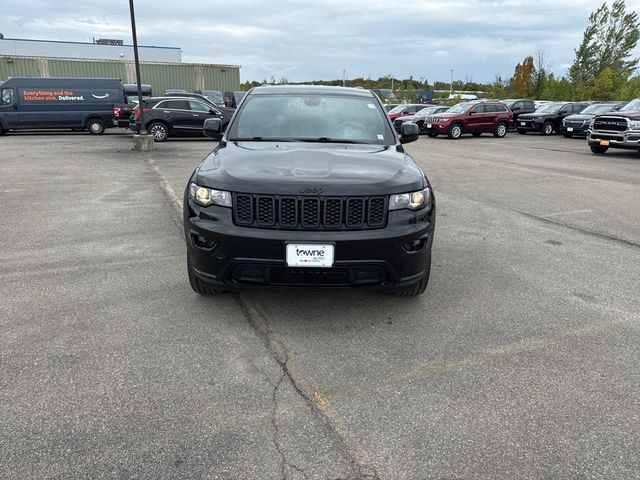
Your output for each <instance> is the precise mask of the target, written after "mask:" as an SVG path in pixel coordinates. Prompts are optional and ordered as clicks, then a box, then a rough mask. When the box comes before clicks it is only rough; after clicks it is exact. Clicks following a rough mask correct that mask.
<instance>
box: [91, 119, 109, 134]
mask: <svg viewBox="0 0 640 480" xmlns="http://www.w3.org/2000/svg"><path fill="white" fill-rule="evenodd" d="M104 129H105V126H104V122H103V121H102V120H100V119H99V118H92V119H91V120H89V121H88V122H87V130H89V133H90V134H91V135H102V134H103V133H104Z"/></svg>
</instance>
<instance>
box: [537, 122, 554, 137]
mask: <svg viewBox="0 0 640 480" xmlns="http://www.w3.org/2000/svg"><path fill="white" fill-rule="evenodd" d="M540 133H542V135H551V134H552V133H553V124H552V123H551V122H544V125H542V131H541V132H540Z"/></svg>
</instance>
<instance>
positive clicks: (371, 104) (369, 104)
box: [367, 103, 376, 108]
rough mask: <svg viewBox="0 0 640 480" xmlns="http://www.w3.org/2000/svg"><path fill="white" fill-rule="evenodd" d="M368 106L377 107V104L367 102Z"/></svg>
mask: <svg viewBox="0 0 640 480" xmlns="http://www.w3.org/2000/svg"><path fill="white" fill-rule="evenodd" d="M367 107H369V108H376V106H375V105H374V104H373V103H367Z"/></svg>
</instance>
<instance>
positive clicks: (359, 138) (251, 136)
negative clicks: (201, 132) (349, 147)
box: [228, 93, 395, 145]
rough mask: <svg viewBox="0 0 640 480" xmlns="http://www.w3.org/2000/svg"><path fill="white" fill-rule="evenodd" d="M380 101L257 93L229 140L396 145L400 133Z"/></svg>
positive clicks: (241, 113)
mask: <svg viewBox="0 0 640 480" xmlns="http://www.w3.org/2000/svg"><path fill="white" fill-rule="evenodd" d="M377 103H378V102H377V101H375V100H374V99H373V98H367V97H357V96H346V95H331V94H324V93H322V94H295V93H288V94H273V95H272V94H269V95H251V96H249V97H247V99H246V100H245V102H244V103H243V104H242V107H241V110H240V111H239V112H238V113H237V114H236V120H235V121H234V122H233V124H232V125H231V127H230V129H229V134H228V140H229V141H232V142H233V141H240V140H255V141H276V140H277V141H309V142H335V143H368V144H379V145H391V144H394V143H395V134H394V133H393V132H392V131H391V129H390V127H389V124H388V121H387V119H386V118H385V115H384V112H383V111H382V109H381V108H380V107H379V106H378V105H377ZM265 119H268V121H266V120H265Z"/></svg>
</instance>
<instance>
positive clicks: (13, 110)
mask: <svg viewBox="0 0 640 480" xmlns="http://www.w3.org/2000/svg"><path fill="white" fill-rule="evenodd" d="M123 98H124V93H123V87H122V82H121V81H120V80H119V79H113V78H35V77H9V78H8V79H7V80H6V81H5V82H3V83H2V85H0V133H5V132H6V131H8V130H23V129H49V128H71V129H73V130H88V131H89V133H92V134H95V135H99V134H101V133H103V132H104V130H105V128H110V127H114V126H117V125H116V123H115V121H114V118H113V106H114V105H115V104H121V103H122V101H123Z"/></svg>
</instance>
